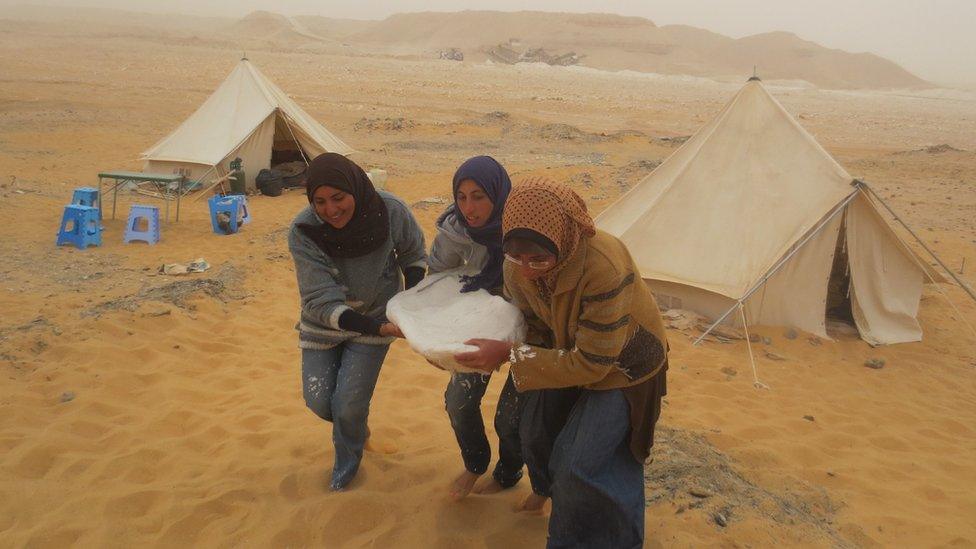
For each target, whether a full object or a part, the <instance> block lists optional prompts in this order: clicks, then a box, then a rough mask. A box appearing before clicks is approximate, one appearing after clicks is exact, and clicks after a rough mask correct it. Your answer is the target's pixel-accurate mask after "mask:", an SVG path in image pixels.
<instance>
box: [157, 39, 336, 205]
mask: <svg viewBox="0 0 976 549" xmlns="http://www.w3.org/2000/svg"><path fill="white" fill-rule="evenodd" d="M272 151H294V152H295V153H301V155H302V156H304V157H305V158H307V159H309V160H310V159H312V158H314V157H315V156H317V155H319V154H322V153H323V152H336V153H339V154H343V155H347V154H350V153H353V152H355V151H354V150H353V149H352V148H351V147H349V146H348V145H346V144H345V143H343V142H342V140H341V139H339V138H338V137H336V136H335V135H333V134H332V133H331V132H329V130H327V129H325V127H324V126H322V125H321V124H319V123H318V122H316V121H315V119H313V118H312V117H311V116H309V114H308V113H307V112H305V111H304V110H302V108H301V107H299V106H298V104H297V103H295V102H294V101H292V100H291V98H289V97H288V96H287V95H285V93H284V92H283V91H281V89H280V88H279V87H278V86H276V85H275V84H274V83H273V82H271V81H270V80H268V78H267V77H265V76H264V75H263V74H262V73H261V71H259V70H258V69H257V68H256V67H255V66H254V65H252V64H251V62H250V61H248V60H247V59H246V58H245V59H241V61H240V63H238V65H237V67H236V68H235V69H234V70H233V71H232V72H231V73H230V75H229V76H228V77H227V78H226V79H225V80H224V82H223V83H222V84H221V85H220V86H219V87H218V88H217V90H216V91H214V92H213V94H211V95H210V97H208V98H207V100H206V101H204V103H203V105H201V106H200V108H198V109H197V110H196V112H194V113H193V114H191V115H190V117H189V118H187V119H186V120H185V121H184V122H183V123H182V124H181V125H180V126H179V127H178V128H176V130H174V131H173V132H172V133H171V134H169V135H167V136H166V137H164V138H163V139H162V140H160V141H159V142H158V143H156V144H155V145H153V146H152V147H151V148H150V149H149V150H147V151H146V152H144V153H143V154H142V159H143V160H144V161H145V164H144V168H143V169H144V170H145V171H146V172H152V173H165V174H169V173H174V172H180V173H183V174H184V175H185V176H186V177H187V178H188V179H189V180H191V181H195V180H210V179H216V178H217V177H219V176H221V175H224V174H226V173H227V172H228V171H229V169H228V165H229V164H230V162H231V161H232V160H234V159H235V158H237V157H240V158H241V159H242V160H243V167H244V172H245V175H246V177H247V181H246V185H247V187H248V189H253V187H254V178H255V177H256V176H257V174H258V172H260V171H261V170H262V169H264V168H268V167H270V165H271V156H272ZM204 184H206V181H204Z"/></svg>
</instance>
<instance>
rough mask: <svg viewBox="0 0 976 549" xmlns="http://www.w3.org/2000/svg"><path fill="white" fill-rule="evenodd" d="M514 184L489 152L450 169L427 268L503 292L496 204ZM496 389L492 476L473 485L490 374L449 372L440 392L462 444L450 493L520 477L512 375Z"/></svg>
mask: <svg viewBox="0 0 976 549" xmlns="http://www.w3.org/2000/svg"><path fill="white" fill-rule="evenodd" d="M511 190H512V182H511V180H510V179H509V178H508V172H506V171H505V168H504V167H503V166H502V165H501V164H499V163H498V161H497V160H495V159H494V158H492V157H490V156H476V157H474V158H469V159H468V160H466V161H465V162H464V163H463V164H461V166H460V167H458V169H457V171H456V172H455V173H454V181H453V184H452V192H453V193H454V203H453V204H451V205H450V206H448V207H447V209H446V210H445V211H444V213H443V214H441V216H440V217H439V218H438V219H437V236H436V237H434V244H433V247H432V248H431V250H430V256H429V257H428V258H427V264H428V267H429V272H430V274H435V273H438V272H441V271H447V270H453V269H464V270H466V271H468V272H469V273H471V274H469V275H467V276H464V277H462V281H463V286H462V288H461V291H462V292H469V291H475V290H479V289H483V290H487V291H489V292H492V293H495V294H500V293H501V292H502V266H503V263H504V254H503V253H502V212H503V211H504V210H505V202H506V201H507V199H508V194H509V192H511ZM505 378H506V379H505V385H504V387H503V388H502V392H501V395H500V396H499V397H498V407H497V408H496V410H495V432H496V433H497V434H498V463H497V464H496V465H495V468H494V470H493V471H492V475H491V477H490V478H488V479H486V480H485V481H482V482H481V483H480V484H478V485H477V486H475V481H476V480H477V479H478V477H480V476H481V475H483V474H485V472H486V471H487V470H488V465H490V463H491V446H490V445H489V444H488V437H487V436H486V435H485V422H484V419H483V418H482V416H481V399H482V398H483V397H484V395H485V390H486V389H487V388H488V381H489V380H490V379H491V376H490V374H480V373H454V374H452V375H451V381H450V382H449V383H448V385H447V390H446V391H445V392H444V401H445V405H446V408H447V415H448V417H449V418H450V420H451V427H452V428H453V429H454V435H455V437H456V438H457V441H458V446H459V447H460V448H461V459H462V460H463V461H464V471H462V472H461V474H460V475H458V476H457V478H455V479H454V481H453V482H452V483H451V488H450V492H451V496H452V497H453V498H455V499H461V498H463V497H465V496H466V495H468V493H469V492H471V490H472V489H473V490H474V491H475V493H480V494H486V493H493V492H499V491H501V490H503V489H506V488H511V487H512V486H515V484H516V483H518V481H519V480H520V479H521V478H522V465H523V462H522V447H521V442H520V440H519V434H518V423H519V418H520V414H519V411H520V407H519V397H518V392H517V391H516V390H515V386H514V384H513V383H512V379H511V376H505Z"/></svg>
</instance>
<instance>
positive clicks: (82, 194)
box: [71, 187, 102, 219]
mask: <svg viewBox="0 0 976 549" xmlns="http://www.w3.org/2000/svg"><path fill="white" fill-rule="evenodd" d="M71 203H72V204H77V205H79V206H91V207H92V208H96V209H98V218H99V219H101V218H102V201H101V200H99V198H98V189H93V188H92V187H78V188H77V189H75V192H74V194H73V195H72V196H71Z"/></svg>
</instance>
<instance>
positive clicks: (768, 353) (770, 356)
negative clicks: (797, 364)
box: [763, 349, 786, 362]
mask: <svg viewBox="0 0 976 549" xmlns="http://www.w3.org/2000/svg"><path fill="white" fill-rule="evenodd" d="M763 354H765V355H766V358H768V359H769V360H775V361H777V362H782V361H784V360H786V357H785V356H782V355H778V354H776V353H774V352H772V351H770V350H769V349H764V350H763Z"/></svg>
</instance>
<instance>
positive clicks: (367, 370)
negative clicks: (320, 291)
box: [302, 342, 390, 490]
mask: <svg viewBox="0 0 976 549" xmlns="http://www.w3.org/2000/svg"><path fill="white" fill-rule="evenodd" d="M389 349H390V346H389V345H367V344H363V343H348V342H347V343H341V344H339V345H336V346H335V347H332V348H331V349H326V350H318V349H302V393H303V394H304V396H305V405H306V406H308V408H309V409H310V410H312V411H313V412H315V415H317V416H319V417H320V418H322V419H324V420H326V421H329V422H331V423H332V443H333V445H334V446H335V466H334V467H333V469H332V482H331V488H332V489H333V490H341V489H342V488H345V487H346V485H348V484H349V482H350V481H352V479H353V478H354V477H355V476H356V472H357V471H358V470H359V462H360V461H361V460H362V458H363V447H364V446H365V444H366V438H367V436H368V433H369V430H368V428H367V427H366V420H367V418H368V417H369V402H370V399H372V397H373V389H374V388H375V387H376V379H377V378H378V377H379V374H380V367H381V366H382V365H383V359H384V358H385V357H386V353H387V351H389Z"/></svg>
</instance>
